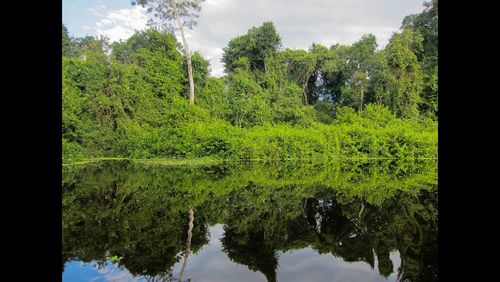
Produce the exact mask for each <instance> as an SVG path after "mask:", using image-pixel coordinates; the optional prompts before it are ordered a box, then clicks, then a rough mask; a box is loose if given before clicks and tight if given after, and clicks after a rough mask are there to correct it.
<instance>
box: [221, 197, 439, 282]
mask: <svg viewBox="0 0 500 282" xmlns="http://www.w3.org/2000/svg"><path fill="white" fill-rule="evenodd" d="M253 191H261V193H262V194H265V193H266V192H265V189H264V188H262V187H256V188H254V190H253ZM280 192H281V190H279V189H278V190H274V193H275V194H271V195H269V196H270V198H269V201H270V202H272V200H273V199H276V198H278V197H279V195H280ZM284 194H286V193H284ZM234 196H235V197H236V198H235V199H234V201H233V202H231V201H230V204H229V206H228V208H229V211H230V215H229V216H228V220H227V221H226V226H225V231H226V232H225V235H224V238H223V240H222V242H223V245H224V250H225V252H226V253H227V254H228V256H229V257H230V258H231V259H232V260H233V261H235V262H237V263H241V264H244V265H247V266H248V267H249V268H250V269H252V270H258V271H260V272H262V273H263V274H264V275H265V276H266V277H267V279H268V281H275V280H276V273H275V272H276V266H277V265H278V261H277V252H278V251H288V250H291V249H301V248H304V247H308V246H310V247H312V248H313V249H315V250H316V251H318V253H321V254H325V253H331V254H333V255H334V256H336V257H341V258H342V259H343V260H344V261H348V262H359V261H363V262H366V263H367V264H369V265H370V266H371V268H374V267H375V256H376V258H377V262H378V265H377V267H378V271H379V273H380V274H381V275H382V276H384V277H388V276H389V275H390V274H391V273H393V267H394V266H393V262H392V260H391V258H390V253H391V252H393V251H396V250H397V251H398V252H399V253H400V255H401V266H400V268H399V270H398V277H399V278H400V279H401V280H403V281H436V280H437V261H434V259H435V258H436V257H437V254H436V250H437V244H436V239H437V232H436V231H437V230H436V228H435V226H436V223H437V222H436V218H437V206H436V205H435V204H436V203H431V202H429V200H430V199H435V195H432V192H428V191H423V190H422V191H421V194H420V195H419V196H411V195H409V194H407V193H398V194H397V196H396V197H395V198H393V199H390V200H387V201H386V202H384V204H383V205H381V206H373V205H370V204H368V203H366V202H364V201H361V200H360V199H353V200H352V201H351V202H348V203H341V202H338V201H337V200H336V197H335V192H334V191H333V190H331V189H325V190H323V191H321V192H319V193H317V194H316V195H315V197H310V198H305V199H300V198H290V197H288V196H290V195H289V194H288V196H287V197H284V199H283V201H281V203H282V204H283V203H287V204H288V205H289V207H297V206H298V207H299V209H298V210H299V211H300V210H302V211H301V213H300V214H299V215H296V214H295V213H293V212H291V211H289V210H288V209H287V208H286V207H282V206H274V208H271V207H269V205H267V204H264V205H258V204H256V205H254V206H253V209H249V208H247V207H245V208H243V209H242V208H241V204H240V203H241V202H248V201H247V200H246V199H245V197H246V194H245V192H242V193H235V195H234ZM254 197H255V198H259V196H254ZM285 199H286V200H285ZM425 201H427V202H426V203H425V204H424V203H423V202H425ZM294 202H295V203H294ZM231 203H233V204H234V206H231ZM269 209H273V210H275V211H280V212H276V213H273V212H269ZM243 218H245V219H247V218H251V219H252V220H251V222H246V220H237V219H243Z"/></svg>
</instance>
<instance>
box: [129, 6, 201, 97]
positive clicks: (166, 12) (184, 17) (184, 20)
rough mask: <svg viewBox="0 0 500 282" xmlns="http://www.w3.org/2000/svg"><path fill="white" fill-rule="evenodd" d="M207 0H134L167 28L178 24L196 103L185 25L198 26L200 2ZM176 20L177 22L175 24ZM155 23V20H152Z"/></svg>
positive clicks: (192, 94) (171, 29)
mask: <svg viewBox="0 0 500 282" xmlns="http://www.w3.org/2000/svg"><path fill="white" fill-rule="evenodd" d="M203 1H205V0H180V1H179V0H137V1H132V5H136V4H140V5H141V6H143V7H147V8H148V13H153V15H154V19H155V20H156V22H157V23H159V24H161V25H162V27H163V28H164V29H165V30H169V31H173V30H175V28H174V26H175V24H177V29H178V30H179V31H180V33H181V37H182V42H183V45H184V54H185V55H186V61H187V67H188V76H189V103H190V104H194V79H193V64H192V62H191V51H190V50H189V46H188V43H187V40H186V36H185V34H184V27H187V28H189V29H192V28H193V27H194V26H196V24H197V23H196V21H195V20H194V18H197V17H199V15H198V13H199V12H200V11H201V5H200V3H201V2H203ZM174 22H175V24H174ZM150 24H152V25H154V24H155V21H154V20H153V21H150Z"/></svg>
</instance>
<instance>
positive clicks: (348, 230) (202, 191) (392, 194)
mask: <svg viewBox="0 0 500 282" xmlns="http://www.w3.org/2000/svg"><path fill="white" fill-rule="evenodd" d="M436 184H437V166H436V161H432V160H420V161H415V162H396V161H374V162H364V163H363V162H355V161H352V162H345V161H344V162H342V163H315V162H306V163H296V162H285V163H267V164H265V163H227V164H223V165H219V166H207V167H172V166H161V165H144V164H136V163H134V162H131V161H112V162H111V161H107V162H100V163H94V164H90V165H87V166H79V167H65V169H64V179H63V262H62V263H63V266H64V264H65V263H66V262H67V261H68V260H81V261H84V262H90V261H97V262H100V263H104V262H105V261H110V260H112V261H116V262H117V264H118V265H119V266H120V267H123V268H126V269H127V270H128V271H129V272H130V273H132V274H133V275H143V276H147V277H165V278H168V279H172V271H173V266H174V264H175V263H177V262H182V255H183V252H184V251H185V250H186V246H187V242H188V229H189V227H188V224H189V209H190V208H191V207H192V208H193V211H194V218H193V219H194V222H193V229H192V238H191V240H190V251H191V252H193V253H195V254H196V253H197V252H198V251H199V250H200V249H201V247H202V246H203V245H206V244H207V243H208V237H209V235H208V226H209V225H213V224H216V223H222V224H224V231H225V233H224V237H223V238H222V244H223V250H224V252H225V253H226V254H227V255H228V257H229V258H230V259H231V260H232V261H234V262H236V263H239V264H243V265H246V266H248V268H249V269H251V270H253V271H259V272H261V273H263V274H264V275H265V276H266V278H267V280H268V281H276V271H277V267H278V260H279V258H278V256H279V252H285V251H288V250H293V249H302V248H305V247H312V248H313V249H314V250H316V251H317V252H318V253H321V254H323V253H331V254H333V255H334V256H336V257H340V258H342V259H343V260H344V261H348V262H354V261H362V262H366V263H367V264H369V265H370V266H371V267H372V268H374V269H377V270H378V272H379V273H380V275H382V276H384V277H388V276H389V275H390V274H392V273H393V268H394V267H395V266H394V265H393V262H392V261H391V259H390V253H391V252H394V251H398V252H399V254H400V255H401V266H400V268H399V269H398V270H397V274H398V277H399V278H400V279H401V280H405V281H435V280H437V274H438V272H437V189H436ZM188 263H189V262H188Z"/></svg>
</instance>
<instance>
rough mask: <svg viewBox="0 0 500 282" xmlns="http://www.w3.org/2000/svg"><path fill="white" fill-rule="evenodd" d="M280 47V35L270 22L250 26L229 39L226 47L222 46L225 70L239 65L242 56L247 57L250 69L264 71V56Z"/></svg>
mask: <svg viewBox="0 0 500 282" xmlns="http://www.w3.org/2000/svg"><path fill="white" fill-rule="evenodd" d="M280 47H281V37H280V36H279V34H278V32H277V31H276V28H275V27H274V24H273V23H272V22H264V23H263V24H262V25H261V26H259V27H252V28H251V29H249V30H248V32H247V33H246V34H245V35H241V36H238V37H235V38H233V39H231V40H230V41H229V43H228V45H227V47H225V48H223V50H224V53H223V54H222V62H223V63H224V65H225V71H226V73H229V72H231V71H233V70H234V69H236V68H237V67H238V66H240V65H241V63H242V58H247V59H248V64H249V66H250V69H251V70H260V71H263V72H265V70H266V63H265V62H266V58H267V57H271V56H274V55H276V53H277V52H278V49H279V48H280ZM243 60H244V59H243Z"/></svg>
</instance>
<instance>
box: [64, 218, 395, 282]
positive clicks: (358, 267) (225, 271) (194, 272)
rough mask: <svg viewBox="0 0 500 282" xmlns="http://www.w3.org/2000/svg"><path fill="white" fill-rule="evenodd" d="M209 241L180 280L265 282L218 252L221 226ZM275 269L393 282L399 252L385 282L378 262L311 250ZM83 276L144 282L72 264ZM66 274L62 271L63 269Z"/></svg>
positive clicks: (109, 268) (307, 276) (321, 277)
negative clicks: (360, 260) (345, 257)
mask: <svg viewBox="0 0 500 282" xmlns="http://www.w3.org/2000/svg"><path fill="white" fill-rule="evenodd" d="M209 233H210V241H209V244H207V245H205V246H203V247H202V249H200V250H199V251H198V253H197V254H191V255H190V256H189V259H188V263H187V266H186V269H185V270H184V274H183V277H184V278H186V279H189V278H191V279H192V281H207V282H212V281H214V282H215V281H243V282H244V281H266V277H265V276H264V274H262V273H260V272H254V271H251V270H250V269H248V267H247V266H246V265H241V264H237V263H234V262H233V261H231V260H230V259H229V258H228V256H227V255H226V253H224V252H223V251H222V243H221V241H220V240H221V238H222V237H223V236H224V229H223V225H222V224H217V225H215V226H212V227H210V228H209ZM278 257H279V261H278V265H279V266H278V269H277V278H278V279H277V280H278V281H301V282H302V281H396V278H397V270H398V268H399V266H400V265H401V259H400V255H399V252H397V251H395V252H391V253H390V259H391V261H392V262H393V267H394V269H393V273H392V274H391V275H390V276H389V277H388V278H387V279H386V278H384V277H382V276H380V275H379V273H378V267H377V265H378V262H376V263H375V267H374V268H373V269H372V268H371V267H370V265H369V264H368V263H366V262H345V261H344V260H343V259H342V258H337V257H335V256H333V255H332V254H318V253H317V252H316V251H315V250H313V249H312V248H304V249H300V250H291V251H287V252H284V253H283V252H279V256H278ZM74 263H75V264H77V265H78V266H79V268H78V269H77V270H75V269H72V270H71V271H80V273H82V276H83V272H84V270H85V269H86V270H89V269H91V270H93V271H95V273H93V274H92V278H90V279H88V280H86V281H91V282H98V281H99V282H101V281H115V282H122V281H137V282H142V281H147V280H146V279H145V278H144V277H134V276H133V275H132V274H130V272H128V270H126V269H122V268H119V267H118V266H117V265H116V264H114V263H110V262H108V263H106V264H105V265H104V267H103V268H100V269H99V268H98V267H97V265H95V264H94V263H91V264H88V263H83V262H74ZM181 266H182V261H179V262H177V263H176V264H175V265H174V267H173V273H172V275H173V277H179V271H180V269H181ZM65 271H66V270H65Z"/></svg>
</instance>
